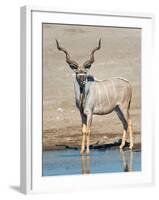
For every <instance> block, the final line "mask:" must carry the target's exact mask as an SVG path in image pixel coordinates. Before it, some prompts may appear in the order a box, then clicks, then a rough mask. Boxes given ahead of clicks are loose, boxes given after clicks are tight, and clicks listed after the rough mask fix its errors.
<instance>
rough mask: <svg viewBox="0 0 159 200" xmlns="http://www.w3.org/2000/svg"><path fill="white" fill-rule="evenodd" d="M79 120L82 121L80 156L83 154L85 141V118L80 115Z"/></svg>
mask: <svg viewBox="0 0 159 200" xmlns="http://www.w3.org/2000/svg"><path fill="white" fill-rule="evenodd" d="M81 119H82V144H81V151H80V154H83V153H84V151H85V140H86V131H87V118H86V116H85V115H84V114H83V113H81Z"/></svg>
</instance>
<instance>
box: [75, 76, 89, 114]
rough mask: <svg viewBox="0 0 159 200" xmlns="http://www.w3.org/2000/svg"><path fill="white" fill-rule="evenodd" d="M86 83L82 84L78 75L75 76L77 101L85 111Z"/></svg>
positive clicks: (81, 109)
mask: <svg viewBox="0 0 159 200" xmlns="http://www.w3.org/2000/svg"><path fill="white" fill-rule="evenodd" d="M86 84H87V81H86V82H85V84H82V85H80V84H79V82H78V80H77V77H75V80H74V85H75V97H76V103H77V105H78V107H79V109H80V111H81V112H83V105H84V99H85V94H86Z"/></svg>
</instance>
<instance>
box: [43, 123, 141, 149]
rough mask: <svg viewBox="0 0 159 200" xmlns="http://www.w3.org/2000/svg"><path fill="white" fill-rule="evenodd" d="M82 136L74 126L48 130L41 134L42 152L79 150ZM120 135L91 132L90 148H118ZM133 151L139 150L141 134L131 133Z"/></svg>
mask: <svg viewBox="0 0 159 200" xmlns="http://www.w3.org/2000/svg"><path fill="white" fill-rule="evenodd" d="M81 138H82V134H81V132H80V128H79V127H76V126H72V127H66V128H61V129H60V128H58V129H50V130H45V131H44V132H43V150H44V151H45V150H63V149H71V148H73V149H79V148H80V145H81ZM121 138H122V134H121V133H105V132H99V131H98V132H97V131H95V132H92V134H91V137H90V148H92V149H106V148H111V149H112V148H118V147H119V145H120V143H121ZM133 138H134V144H135V149H138V148H140V146H141V145H140V144H141V134H140V133H139V132H134V133H133ZM126 141H127V143H126V144H127V145H128V143H129V135H127V139H126ZM127 145H126V146H127Z"/></svg>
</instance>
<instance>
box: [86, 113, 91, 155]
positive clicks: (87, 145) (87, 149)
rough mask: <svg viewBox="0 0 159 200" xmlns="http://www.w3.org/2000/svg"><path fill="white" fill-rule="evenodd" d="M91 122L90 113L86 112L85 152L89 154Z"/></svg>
mask: <svg viewBox="0 0 159 200" xmlns="http://www.w3.org/2000/svg"><path fill="white" fill-rule="evenodd" d="M91 124H92V113H89V114H87V128H86V142H87V143H86V147H87V148H86V154H89V153H90V151H89V146H90V134H91V129H90V128H91Z"/></svg>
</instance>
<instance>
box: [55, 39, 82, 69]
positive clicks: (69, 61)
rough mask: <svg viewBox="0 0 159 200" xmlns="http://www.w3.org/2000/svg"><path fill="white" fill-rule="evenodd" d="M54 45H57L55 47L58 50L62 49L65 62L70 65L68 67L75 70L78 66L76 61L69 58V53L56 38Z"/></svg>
mask: <svg viewBox="0 0 159 200" xmlns="http://www.w3.org/2000/svg"><path fill="white" fill-rule="evenodd" d="M56 45H57V49H58V50H59V51H63V52H64V53H65V55H66V62H67V63H68V65H69V66H70V68H71V69H72V70H73V71H77V69H78V67H79V65H78V63H76V62H75V61H73V60H71V59H70V55H69V53H68V51H67V50H66V49H64V48H63V47H61V46H60V45H59V42H58V40H56Z"/></svg>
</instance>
